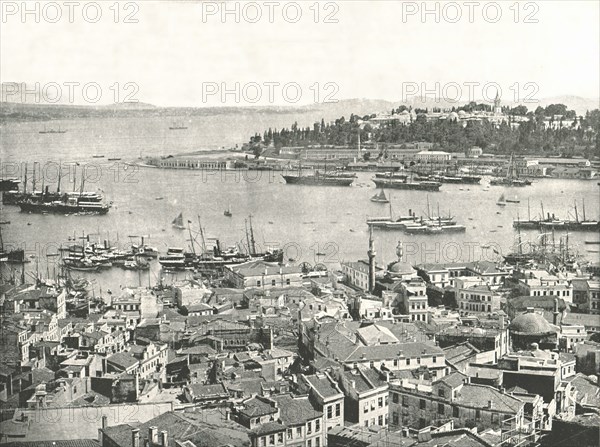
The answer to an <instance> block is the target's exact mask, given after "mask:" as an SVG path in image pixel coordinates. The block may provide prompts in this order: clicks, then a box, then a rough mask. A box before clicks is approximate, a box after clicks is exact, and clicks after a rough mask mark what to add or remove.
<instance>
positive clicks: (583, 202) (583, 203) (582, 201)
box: [581, 199, 586, 222]
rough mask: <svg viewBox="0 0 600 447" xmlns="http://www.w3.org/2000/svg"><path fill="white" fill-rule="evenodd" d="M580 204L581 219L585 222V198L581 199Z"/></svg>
mask: <svg viewBox="0 0 600 447" xmlns="http://www.w3.org/2000/svg"><path fill="white" fill-rule="evenodd" d="M581 204H582V206H583V221H584V222H585V221H586V220H585V199H581Z"/></svg>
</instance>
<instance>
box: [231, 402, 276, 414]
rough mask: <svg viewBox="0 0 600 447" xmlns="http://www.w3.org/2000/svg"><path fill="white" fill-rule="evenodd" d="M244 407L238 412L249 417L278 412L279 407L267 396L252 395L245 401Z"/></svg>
mask: <svg viewBox="0 0 600 447" xmlns="http://www.w3.org/2000/svg"><path fill="white" fill-rule="evenodd" d="M243 405H244V408H243V409H241V410H238V413H240V414H242V415H244V416H246V417H248V418H253V417H260V416H266V415H269V414H274V413H277V408H275V406H274V405H271V403H269V402H268V401H267V399H265V398H260V397H252V398H251V399H248V400H247V401H245V402H244V403H243Z"/></svg>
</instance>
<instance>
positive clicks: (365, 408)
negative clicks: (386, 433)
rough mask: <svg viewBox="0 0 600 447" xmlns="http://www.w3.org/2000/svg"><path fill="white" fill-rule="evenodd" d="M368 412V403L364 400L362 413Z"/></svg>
mask: <svg viewBox="0 0 600 447" xmlns="http://www.w3.org/2000/svg"><path fill="white" fill-rule="evenodd" d="M368 412H369V403H368V402H365V405H364V406H363V413H368Z"/></svg>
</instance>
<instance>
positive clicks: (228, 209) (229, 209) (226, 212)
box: [223, 207, 232, 217]
mask: <svg viewBox="0 0 600 447" xmlns="http://www.w3.org/2000/svg"><path fill="white" fill-rule="evenodd" d="M223 215H224V216H227V217H231V216H232V214H231V208H230V207H227V209H226V210H225V211H223Z"/></svg>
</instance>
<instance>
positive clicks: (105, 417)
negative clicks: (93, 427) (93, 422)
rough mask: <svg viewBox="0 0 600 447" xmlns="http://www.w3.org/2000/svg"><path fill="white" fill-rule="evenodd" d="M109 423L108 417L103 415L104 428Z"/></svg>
mask: <svg viewBox="0 0 600 447" xmlns="http://www.w3.org/2000/svg"><path fill="white" fill-rule="evenodd" d="M107 425H108V417H107V416H102V429H103V430H104V429H105V428H106V427H107Z"/></svg>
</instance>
